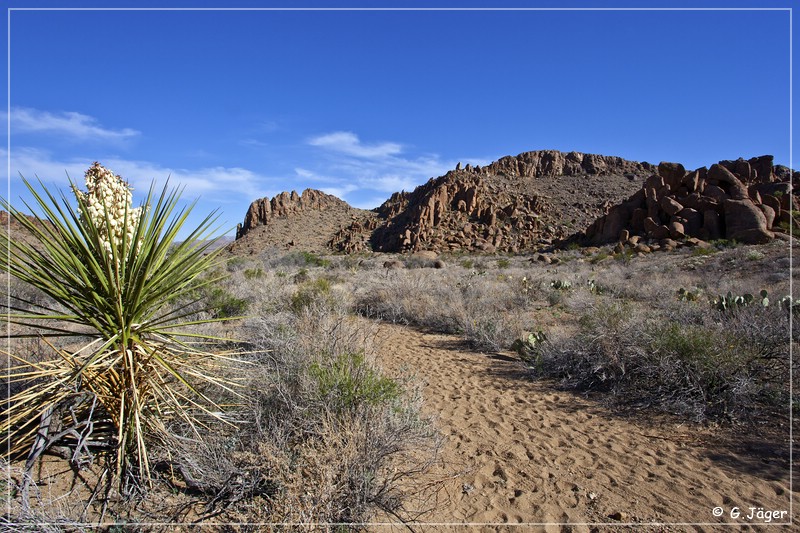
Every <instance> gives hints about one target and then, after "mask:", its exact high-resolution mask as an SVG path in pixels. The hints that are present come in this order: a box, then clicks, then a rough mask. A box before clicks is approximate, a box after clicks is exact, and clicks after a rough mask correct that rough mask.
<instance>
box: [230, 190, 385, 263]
mask: <svg viewBox="0 0 800 533" xmlns="http://www.w3.org/2000/svg"><path fill="white" fill-rule="evenodd" d="M375 216H377V215H376V214H375V213H373V212H371V211H365V210H363V209H356V208H354V207H351V206H350V205H349V204H348V203H347V202H345V201H343V200H340V199H339V198H337V197H335V196H332V195H330V194H326V193H324V192H322V191H317V190H314V189H306V190H305V191H303V192H302V194H297V193H296V192H295V191H292V192H282V193H280V194H278V195H277V196H275V197H274V198H272V199H269V198H261V199H259V200H256V201H254V202H253V203H252V204H250V208H249V209H248V210H247V213H246V214H245V217H244V222H243V223H241V224H239V226H238V227H237V229H236V241H234V243H233V244H231V246H230V247H229V249H230V251H232V252H235V253H259V252H261V251H263V250H264V249H266V248H271V247H280V248H293V247H297V248H298V249H302V250H306V251H320V252H322V251H330V249H329V248H328V244H329V243H330V241H331V239H332V238H333V236H334V233H335V232H336V231H337V230H339V229H340V228H342V227H344V226H346V225H350V224H351V223H353V222H354V221H355V220H364V219H370V218H374V217H375Z"/></svg>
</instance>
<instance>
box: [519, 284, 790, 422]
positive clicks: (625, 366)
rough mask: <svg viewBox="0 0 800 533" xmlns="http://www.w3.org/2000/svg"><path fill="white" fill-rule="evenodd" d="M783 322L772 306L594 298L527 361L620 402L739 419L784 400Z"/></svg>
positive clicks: (785, 334)
mask: <svg viewBox="0 0 800 533" xmlns="http://www.w3.org/2000/svg"><path fill="white" fill-rule="evenodd" d="M701 306H702V307H701ZM788 328H789V317H788V313H786V312H785V311H784V310H782V309H779V308H777V307H774V306H773V307H771V308H764V307H760V306H750V307H745V308H742V309H737V310H734V311H733V312H727V313H726V312H720V311H716V310H714V309H711V308H710V306H708V305H707V304H706V303H705V302H702V303H699V304H696V303H695V302H675V303H674V304H673V307H672V309H671V312H670V313H664V312H658V313H656V312H652V310H651V312H648V311H647V310H645V309H643V308H642V307H641V306H640V305H638V304H636V303H633V302H629V301H624V300H609V299H601V300H599V301H598V302H597V304H596V305H595V306H594V307H593V308H591V309H589V310H588V311H586V312H585V313H584V314H583V315H582V316H581V318H580V327H579V330H578V332H577V334H575V335H573V336H569V337H567V336H563V337H558V336H555V337H554V338H552V339H550V340H549V342H547V343H543V345H542V346H541V349H540V350H539V352H538V353H537V359H536V364H535V365H534V368H535V369H536V371H537V373H538V374H539V375H542V376H548V377H554V378H556V379H558V380H559V382H560V384H561V386H563V387H567V388H574V389H579V390H584V391H602V392H606V393H610V394H611V395H612V397H613V398H614V399H615V400H616V401H617V402H619V403H622V404H626V405H630V406H636V407H654V408H657V409H659V410H662V411H666V412H670V413H674V414H678V415H681V416H688V417H690V418H692V419H694V420H698V421H700V420H705V419H716V420H728V421H739V420H742V419H748V418H754V417H755V416H758V414H759V413H763V412H764V410H767V411H774V410H775V409H778V408H781V407H782V406H785V405H787V402H788V400H789V398H788V390H789V388H788V383H789V379H790V376H789V329H788Z"/></svg>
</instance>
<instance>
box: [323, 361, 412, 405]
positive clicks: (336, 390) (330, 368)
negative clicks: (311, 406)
mask: <svg viewBox="0 0 800 533" xmlns="http://www.w3.org/2000/svg"><path fill="white" fill-rule="evenodd" d="M308 373H309V376H310V377H311V378H312V379H313V380H314V381H315V382H316V385H317V388H318V393H319V395H320V398H321V400H322V401H323V402H324V403H325V404H327V405H328V406H329V407H330V408H331V409H333V410H334V411H336V412H339V411H343V410H351V409H357V408H358V407H359V406H360V405H362V404H367V405H370V406H375V405H379V404H382V403H387V402H393V401H395V400H397V398H398V397H399V394H400V386H399V385H398V383H397V382H396V381H394V380H393V379H390V378H388V377H386V376H381V375H380V374H379V373H378V372H377V371H376V370H375V369H374V368H372V367H370V366H368V365H367V363H366V360H365V359H364V355H363V354H358V353H357V354H352V353H343V354H339V355H338V356H336V357H333V358H329V359H327V360H324V361H315V362H313V363H312V364H311V365H310V366H309V369H308Z"/></svg>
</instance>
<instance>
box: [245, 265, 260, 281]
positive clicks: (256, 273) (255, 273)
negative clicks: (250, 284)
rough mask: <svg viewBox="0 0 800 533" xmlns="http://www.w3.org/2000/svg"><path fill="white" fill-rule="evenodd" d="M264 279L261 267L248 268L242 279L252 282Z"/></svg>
mask: <svg viewBox="0 0 800 533" xmlns="http://www.w3.org/2000/svg"><path fill="white" fill-rule="evenodd" d="M263 277H264V269H262V268H261V267H258V268H248V269H247V270H245V271H244V278H245V279H247V280H254V279H260V278H263Z"/></svg>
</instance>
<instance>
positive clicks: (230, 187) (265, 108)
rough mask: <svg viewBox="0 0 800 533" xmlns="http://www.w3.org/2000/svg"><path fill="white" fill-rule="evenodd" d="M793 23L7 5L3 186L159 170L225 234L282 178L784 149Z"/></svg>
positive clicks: (369, 199)
mask: <svg viewBox="0 0 800 533" xmlns="http://www.w3.org/2000/svg"><path fill="white" fill-rule="evenodd" d="M793 4H794V3H793V2H790V1H783V2H781V1H772V2H770V1H760V2H759V1H751V2H743V1H731V2H705V3H702V2H683V3H681V2H677V1H664V2H662V3H660V4H658V5H660V6H662V7H670V8H676V7H682V6H692V7H698V6H708V7H717V8H718V7H748V6H749V7H759V8H761V7H793ZM0 5H4V6H5V7H48V6H58V7H69V6H80V7H126V6H137V7H144V6H148V5H156V6H165V5H168V4H166V3H165V2H150V3H149V4H148V2H146V1H145V2H132V1H131V2H127V3H125V2H122V1H120V2H111V1H105V2H103V1H92V0H87V1H80V2H78V1H77V0H75V1H73V0H66V1H60V2H55V1H50V2H47V1H38V2H37V1H27V2H22V1H21V0H4V1H3V2H0ZM169 5H170V6H172V7H209V6H215V5H216V6H223V7H224V6H226V5H230V3H223V2H216V3H215V2H213V1H208V2H200V1H195V2H191V1H184V2H179V1H176V2H173V3H172V4H169ZM236 5H237V6H241V7H274V6H289V7H298V6H307V7H314V6H328V7H334V6H338V7H343V6H350V7H358V6H362V7H363V6H367V7H390V6H392V5H395V6H397V5H400V6H403V7H433V6H439V7H495V6H501V5H502V6H505V7H548V6H549V7H553V6H557V7H595V8H597V7H600V8H603V7H654V6H655V5H656V4H655V3H653V2H644V1H640V2H633V1H619V2H614V3H612V2H609V1H600V0H597V1H584V2H577V1H576V2H554V1H553V2H543V1H542V2H536V1H517V2H513V1H508V2H505V3H500V2H489V1H488V0H485V1H483V2H479V1H477V0H474V1H463V2H444V1H441V2H438V3H434V2H422V1H419V2H416V3H414V2H396V3H393V4H392V3H389V2H377V1H373V2H367V1H361V2H358V1H353V2H350V3H344V2H321V1H318V2H316V3H315V2H304V3H299V2H288V1H285V2H282V3H278V2H266V1H261V2H259V1H249V2H247V1H243V2H241V3H238V4H236ZM789 19H790V17H789V12H788V11H786V10H783V11H768V10H749V11H731V10H709V11H693V10H671V11H587V10H570V11H567V10H557V11H522V10H512V11H493V10H480V11H458V10H451V11H423V10H416V11H191V10H181V11H92V10H81V11H75V10H73V11H69V10H68V11H54V10H37V11H20V10H13V11H11V13H10V17H8V20H10V39H8V38H5V39H2V41H3V42H4V43H6V42H10V45H11V53H10V58H11V67H10V69H9V71H10V82H9V84H8V87H9V88H10V102H9V106H8V108H7V109H5V110H3V111H2V112H3V115H4V116H3V119H4V120H3V122H7V123H8V124H9V126H10V131H11V139H10V151H9V149H8V144H9V143H8V139H7V138H5V139H4V140H3V142H2V144H0V147H2V148H0V150H2V152H3V154H2V155H3V156H4V158H6V159H8V160H9V166H10V176H9V178H8V179H9V189H8V197H9V198H11V200H12V202H16V201H17V200H18V198H20V197H21V196H22V197H24V194H23V191H22V188H21V185H20V181H19V179H18V175H19V174H20V173H22V174H23V175H24V176H26V177H33V176H34V175H38V176H39V177H40V178H41V179H42V180H43V181H45V182H46V183H48V184H53V185H54V186H56V187H63V188H64V189H66V184H67V178H66V174H67V173H68V174H69V175H70V176H71V177H72V178H73V180H76V181H79V182H82V176H83V172H84V171H85V170H86V168H88V166H89V165H90V164H91V163H92V161H95V160H98V161H100V162H101V163H103V164H104V165H106V166H108V167H109V168H111V169H112V170H114V171H115V172H117V173H118V174H121V175H122V176H123V177H124V178H126V179H127V180H129V181H130V182H131V183H132V184H133V186H134V187H135V189H136V191H137V192H140V193H141V192H145V191H146V190H147V189H148V188H149V184H150V183H151V181H153V180H156V181H157V182H159V183H163V181H164V180H165V179H166V178H167V176H171V180H172V183H175V184H180V185H182V186H185V192H184V198H185V199H187V200H192V199H195V198H198V199H199V202H198V206H197V211H196V212H197V217H198V218H200V217H201V216H204V215H205V214H206V213H207V212H209V211H210V210H212V209H217V208H218V209H220V211H221V212H222V217H221V221H222V222H223V223H224V229H225V230H232V229H233V228H234V227H235V225H236V223H237V222H240V221H241V220H242V219H243V218H244V214H245V212H246V210H247V207H248V206H249V204H250V203H251V202H252V201H253V200H255V199H256V198H261V197H265V196H274V195H275V194H277V193H279V192H281V191H284V190H293V189H294V190H297V191H298V192H300V191H302V190H303V189H305V188H307V187H311V188H317V189H321V190H324V191H326V192H329V193H332V194H335V195H337V196H339V197H341V198H343V199H344V200H346V201H348V202H349V203H351V204H352V205H354V206H357V207H363V208H372V207H376V206H377V205H379V204H380V203H381V202H382V201H383V200H385V199H386V198H387V197H388V196H389V195H390V194H391V193H392V192H394V191H398V190H401V189H405V190H411V189H413V188H414V187H415V186H416V185H419V184H421V183H424V182H425V181H427V180H428V179H429V178H431V177H435V176H439V175H441V174H443V173H444V172H446V171H447V170H448V169H451V168H454V167H455V165H456V163H457V162H459V161H460V162H462V163H478V164H485V163H488V162H490V161H493V160H496V159H498V158H500V157H502V156H504V155H513V154H517V153H520V152H524V151H528V150H539V149H557V150H563V151H570V150H576V151H580V152H585V153H600V154H604V155H618V156H621V157H624V158H626V159H632V160H637V161H649V162H651V163H658V162H660V161H678V162H681V163H683V164H684V165H686V166H687V167H690V168H696V167H699V166H702V165H710V164H712V163H714V162H716V161H718V160H720V159H732V158H737V157H740V156H741V157H746V158H749V157H753V156H758V155H763V154H773V155H774V156H775V159H776V162H777V163H781V164H785V165H789V164H790V163H792V161H791V152H792V149H793V147H792V145H791V141H790V125H791V120H790V118H791V117H790V102H791V93H790V57H789V52H790V47H791V46H793V43H791V42H790V25H789ZM8 30H9V27H6V32H8ZM5 37H8V33H6V35H5ZM6 51H7V49H6ZM5 55H7V54H4V56H5ZM3 91H4V92H5V91H6V89H3ZM5 95H6V96H8V93H5ZM7 100H8V98H7ZM2 135H3V137H6V133H5V132H3V134H2ZM3 195H4V196H6V194H5V193H4V194H3Z"/></svg>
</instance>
